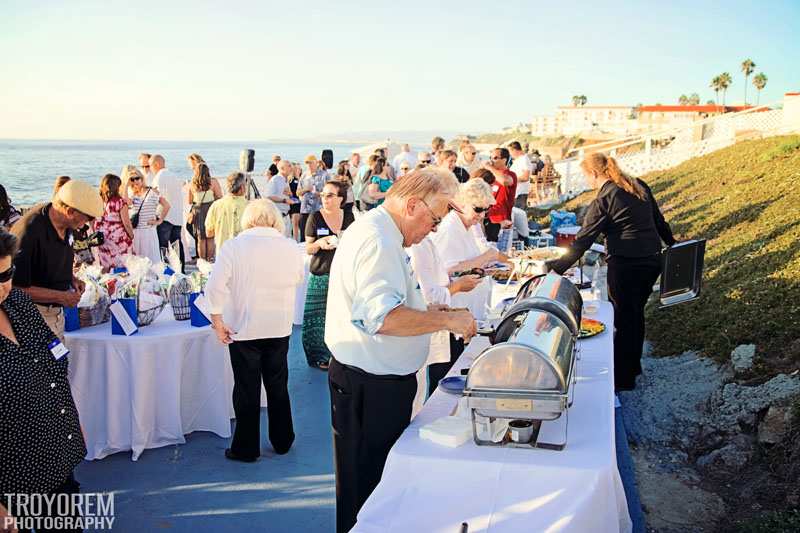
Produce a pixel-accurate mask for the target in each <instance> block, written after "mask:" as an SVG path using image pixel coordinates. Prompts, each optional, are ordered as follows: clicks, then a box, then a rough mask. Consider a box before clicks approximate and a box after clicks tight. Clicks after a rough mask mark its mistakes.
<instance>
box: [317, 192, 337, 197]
mask: <svg viewBox="0 0 800 533" xmlns="http://www.w3.org/2000/svg"><path fill="white" fill-rule="evenodd" d="M320 196H321V197H322V198H336V197H337V196H339V195H338V194H336V193H332V192H326V193H323V194H320Z"/></svg>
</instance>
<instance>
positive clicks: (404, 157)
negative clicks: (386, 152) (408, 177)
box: [392, 152, 417, 174]
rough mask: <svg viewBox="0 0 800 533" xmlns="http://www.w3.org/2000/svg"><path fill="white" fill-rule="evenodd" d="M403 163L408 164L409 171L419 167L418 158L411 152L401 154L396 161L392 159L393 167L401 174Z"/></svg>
mask: <svg viewBox="0 0 800 533" xmlns="http://www.w3.org/2000/svg"><path fill="white" fill-rule="evenodd" d="M403 163H408V168H409V170H413V169H414V167H416V166H417V156H415V155H414V154H412V153H411V152H400V153H399V154H397V155H396V156H394V159H392V167H393V168H394V171H395V172H397V173H398V174H400V167H401V166H402V164H403Z"/></svg>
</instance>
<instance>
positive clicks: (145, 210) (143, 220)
mask: <svg viewBox="0 0 800 533" xmlns="http://www.w3.org/2000/svg"><path fill="white" fill-rule="evenodd" d="M148 190H149V191H150V192H148ZM159 199H161V196H160V195H159V194H158V191H157V190H156V189H153V188H152V187H151V188H149V189H144V190H142V192H141V194H139V195H135V194H131V201H132V202H133V206H132V207H131V209H130V214H131V217H132V216H133V215H135V214H136V213H139V225H138V226H137V228H146V227H148V226H149V225H150V222H151V221H152V220H155V219H156V218H158V201H159ZM142 201H144V205H142ZM140 207H141V211H140V210H139V208H140Z"/></svg>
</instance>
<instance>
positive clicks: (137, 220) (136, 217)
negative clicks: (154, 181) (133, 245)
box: [131, 187, 150, 229]
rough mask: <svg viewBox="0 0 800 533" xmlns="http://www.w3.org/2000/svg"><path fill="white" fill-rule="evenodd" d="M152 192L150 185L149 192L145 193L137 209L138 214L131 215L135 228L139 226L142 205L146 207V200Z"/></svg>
mask: <svg viewBox="0 0 800 533" xmlns="http://www.w3.org/2000/svg"><path fill="white" fill-rule="evenodd" d="M148 194H150V188H149V187H148V189H147V192H146V193H144V198H142V203H141V204H139V209H137V210H136V214H135V215H133V216H132V217H131V226H133V228H134V229H136V228H138V227H139V213H141V212H142V207H144V201H145V200H147V195H148Z"/></svg>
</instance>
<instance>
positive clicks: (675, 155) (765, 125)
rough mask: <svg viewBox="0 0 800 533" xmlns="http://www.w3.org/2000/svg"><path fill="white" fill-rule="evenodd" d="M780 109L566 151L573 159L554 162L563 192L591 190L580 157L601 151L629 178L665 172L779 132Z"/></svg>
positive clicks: (722, 117)
mask: <svg viewBox="0 0 800 533" xmlns="http://www.w3.org/2000/svg"><path fill="white" fill-rule="evenodd" d="M783 130H784V127H783V110H782V109H770V108H769V107H768V106H759V107H755V108H751V109H746V110H744V111H739V112H737V113H726V114H724V115H718V116H715V117H710V118H707V119H703V120H699V121H696V122H692V123H691V124H687V125H685V126H682V127H678V128H669V129H666V130H662V131H659V132H654V133H645V134H641V135H637V136H627V137H623V138H620V139H614V140H611V141H605V142H602V143H596V144H592V145H588V146H581V147H579V148H575V149H573V150H570V151H569V152H568V153H567V155H568V156H571V157H568V158H567V159H563V160H561V161H558V162H556V163H555V165H554V166H555V169H556V170H557V171H558V173H559V174H561V176H562V191H563V193H564V194H565V195H567V196H569V197H572V196H575V195H577V194H579V193H581V192H583V191H585V190H587V189H588V188H589V186H588V183H587V181H586V177H585V176H584V175H583V172H581V169H580V166H579V163H580V160H581V159H583V155H584V153H587V152H588V153H591V152H602V153H606V154H609V155H611V156H612V157H615V158H616V159H617V162H618V163H619V165H620V168H621V169H622V170H623V171H624V172H627V173H628V174H630V175H632V176H641V175H643V174H647V173H648V172H652V171H655V170H666V169H668V168H672V167H674V166H677V165H679V164H681V163H683V162H684V161H686V160H688V159H691V158H693V157H700V156H703V155H706V154H709V153H711V152H714V151H716V150H720V149H722V148H725V147H727V146H730V145H732V144H734V143H735V142H737V141H738V140H742V139H745V138H754V137H757V138H763V137H769V136H773V135H779V134H781V133H783Z"/></svg>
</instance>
